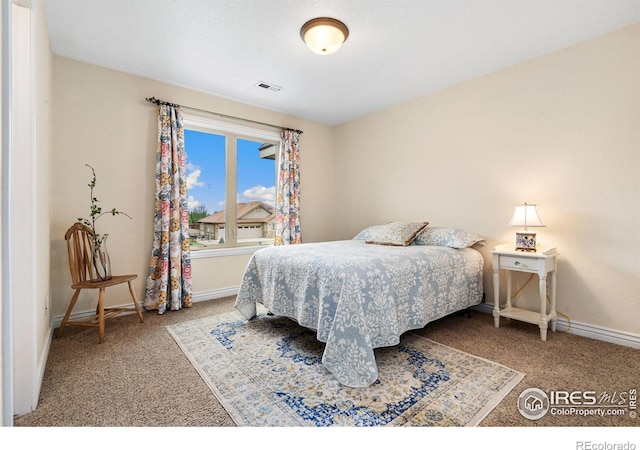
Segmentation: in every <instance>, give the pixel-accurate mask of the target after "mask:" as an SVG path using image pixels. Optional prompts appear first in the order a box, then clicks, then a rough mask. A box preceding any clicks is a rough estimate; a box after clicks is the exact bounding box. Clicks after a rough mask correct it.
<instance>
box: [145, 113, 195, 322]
mask: <svg viewBox="0 0 640 450" xmlns="http://www.w3.org/2000/svg"><path fill="white" fill-rule="evenodd" d="M186 160H187V157H186V152H185V148H184V128H183V113H182V108H180V107H176V106H171V105H165V104H161V105H160V108H159V114H158V146H157V150H156V199H155V217H154V236H153V249H152V252H151V261H150V263H149V274H148V278H147V286H146V290H145V299H144V306H145V308H146V309H147V310H158V313H159V314H163V313H164V312H165V311H166V310H167V309H170V310H179V309H181V308H185V307H190V306H191V296H192V291H191V254H190V250H189V248H190V244H189V210H188V207H187V177H186Z"/></svg>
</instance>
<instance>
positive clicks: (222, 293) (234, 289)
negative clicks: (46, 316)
mask: <svg viewBox="0 0 640 450" xmlns="http://www.w3.org/2000/svg"><path fill="white" fill-rule="evenodd" d="M239 289H240V286H231V287H227V288H221V289H211V290H208V291H201V292H196V293H194V294H192V295H191V301H192V302H194V303H197V302H204V301H206V300H215V299H217V298H224V297H230V296H232V295H236V294H237V293H238V290H239ZM130 305H131V303H128V304H124V305H114V306H110V307H114V308H117V307H126V306H130ZM140 307H141V308H142V311H143V312H144V306H142V304H140ZM95 313H96V312H95V309H92V310H86V311H78V312H75V313H71V315H70V316H69V320H73V321H77V320H84V319H87V318H89V317H91V316H93V315H94V314H95ZM124 314H135V312H134V311H130V312H125V313H123V315H124ZM63 317H64V314H63V315H60V316H55V317H54V318H53V329H55V328H58V327H59V326H60V324H61V323H62V319H63Z"/></svg>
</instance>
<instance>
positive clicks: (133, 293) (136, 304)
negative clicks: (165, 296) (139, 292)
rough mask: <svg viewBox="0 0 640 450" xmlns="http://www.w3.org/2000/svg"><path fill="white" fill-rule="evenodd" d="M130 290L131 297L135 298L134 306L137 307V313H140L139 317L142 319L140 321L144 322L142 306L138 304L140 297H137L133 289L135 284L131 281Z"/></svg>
mask: <svg viewBox="0 0 640 450" xmlns="http://www.w3.org/2000/svg"><path fill="white" fill-rule="evenodd" d="M129 292H131V298H132V299H133V306H134V307H135V308H136V313H137V314H138V318H139V319H140V323H143V322H144V319H143V318H142V311H140V306H139V305H138V299H137V298H136V292H135V291H134V289H133V284H132V283H131V281H129Z"/></svg>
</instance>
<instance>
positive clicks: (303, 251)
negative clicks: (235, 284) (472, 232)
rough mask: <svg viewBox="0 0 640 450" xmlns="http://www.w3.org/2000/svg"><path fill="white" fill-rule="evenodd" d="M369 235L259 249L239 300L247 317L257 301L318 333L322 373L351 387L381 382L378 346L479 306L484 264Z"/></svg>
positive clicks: (445, 249)
mask: <svg viewBox="0 0 640 450" xmlns="http://www.w3.org/2000/svg"><path fill="white" fill-rule="evenodd" d="M431 230H438V229H434V228H432V229H430V231H431ZM364 231H367V230H364ZM364 231H363V232H361V233H360V234H359V235H358V236H356V237H355V238H354V239H352V240H345V241H333V242H321V243H306V244H298V245H285V246H277V247H268V248H264V249H261V250H258V251H257V252H255V253H254V255H253V256H252V257H251V260H250V261H249V264H248V266H247V268H246V271H245V273H244V276H243V279H242V283H241V286H240V289H239V292H238V295H237V299H236V302H235V307H236V308H237V309H238V310H239V311H240V312H241V313H242V314H243V315H244V316H245V317H246V318H247V319H252V318H253V317H255V316H256V312H257V308H256V306H257V304H258V303H260V304H262V305H264V307H266V309H267V310H268V311H269V312H271V313H273V314H275V315H277V316H284V317H289V318H291V319H293V320H295V321H297V322H298V323H299V324H300V325H302V326H304V327H306V328H310V329H313V330H315V331H316V335H317V339H318V340H319V341H321V342H323V343H325V350H324V354H323V357H322V363H323V365H324V367H325V368H326V369H327V370H329V371H330V372H331V373H332V374H333V375H334V376H335V377H336V379H337V380H338V381H339V382H340V383H342V384H344V385H346V386H351V387H365V386H368V385H369V384H371V383H373V382H374V381H376V379H377V377H378V370H377V366H376V361H375V355H374V349H375V348H378V347H386V346H393V345H396V344H398V343H399V342H400V336H401V335H402V334H403V333H404V332H406V331H408V330H412V329H420V328H423V327H424V326H425V325H426V324H427V323H429V322H431V321H433V320H436V319H439V318H441V317H444V316H446V315H449V314H452V313H454V312H456V311H460V310H463V309H466V308H469V307H471V306H474V305H477V304H479V303H480V302H481V301H482V292H483V282H482V280H483V278H482V276H483V275H482V274H483V264H484V260H483V258H482V255H481V254H480V253H479V252H478V251H477V250H476V249H474V248H471V246H470V245H465V246H462V247H464V248H452V246H450V245H429V244H432V243H433V242H429V241H428V240H424V239H423V240H422V241H421V240H420V239H417V241H416V242H414V238H416V236H415V235H414V236H412V239H411V242H410V243H411V244H412V245H408V244H407V245H376V243H377V242H376V241H375V240H370V239H367V237H370V236H369V235H368V234H367V233H365V232H364ZM453 231H456V230H453ZM420 236H421V235H420V234H418V235H417V237H418V238H420ZM423 237H424V234H423ZM477 242H478V240H477V239H476V240H475V242H474V244H475V243H477ZM372 244H373V245H372ZM472 245H473V244H472Z"/></svg>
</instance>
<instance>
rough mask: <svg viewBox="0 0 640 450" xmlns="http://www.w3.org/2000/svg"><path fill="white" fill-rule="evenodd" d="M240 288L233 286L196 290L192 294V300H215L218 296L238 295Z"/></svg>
mask: <svg viewBox="0 0 640 450" xmlns="http://www.w3.org/2000/svg"><path fill="white" fill-rule="evenodd" d="M239 290H240V286H231V287H227V288H220V289H211V290H208V291H200V292H196V293H194V294H193V295H192V296H191V301H192V302H194V303H196V302H204V301H206V300H214V299H216V298H224V297H230V296H232V295H236V294H237V293H238V291H239Z"/></svg>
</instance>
